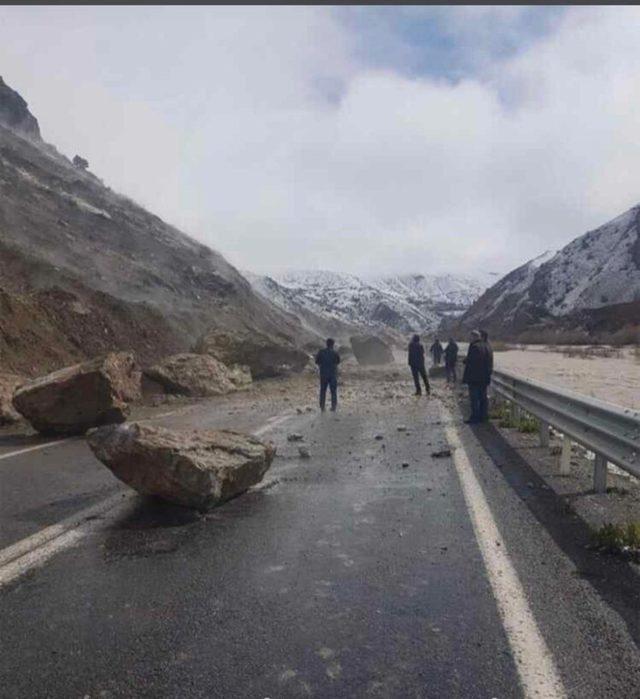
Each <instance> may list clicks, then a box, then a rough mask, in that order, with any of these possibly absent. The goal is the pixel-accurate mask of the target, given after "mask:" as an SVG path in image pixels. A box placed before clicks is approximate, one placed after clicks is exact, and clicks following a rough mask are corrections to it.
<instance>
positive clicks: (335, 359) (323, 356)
mask: <svg viewBox="0 0 640 699" xmlns="http://www.w3.org/2000/svg"><path fill="white" fill-rule="evenodd" d="M334 345H335V342H334V341H333V340H332V339H331V338H329V339H328V340H327V346H326V347H325V348H324V349H321V350H320V351H319V352H318V354H317V355H316V364H317V365H318V368H319V369H320V410H322V412H324V409H325V408H324V406H325V402H326V400H327V388H329V390H330V391H331V410H332V411H335V409H336V408H337V407H338V364H340V355H339V354H338V353H337V352H336V351H335V349H333V346H334Z"/></svg>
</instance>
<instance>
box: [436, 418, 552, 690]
mask: <svg viewBox="0 0 640 699" xmlns="http://www.w3.org/2000/svg"><path fill="white" fill-rule="evenodd" d="M442 410H443V412H444V414H445V417H446V421H443V422H444V431H445V435H446V437H447V441H448V442H449V445H450V447H451V448H452V452H453V463H454V465H455V468H456V471H457V473H458V478H459V479H460V484H461V486H462V492H463V494H464V499H465V502H466V504H467V509H468V510H469V514H470V517H471V522H472V524H473V530H474V532H475V535H476V540H477V542H478V546H479V547H480V551H481V553H482V558H483V560H484V565H485V568H486V570H487V573H488V575H489V582H490V583H491V588H492V590H493V595H494V597H495V600H496V603H497V606H498V610H499V612H500V617H501V618H502V625H503V626H504V629H505V631H506V633H507V638H508V640H509V645H510V646H511V650H512V651H513V654H514V656H515V659H516V668H517V670H518V675H519V677H520V682H521V684H522V689H523V692H524V695H525V697H526V699H530V698H532V697H536V698H538V699H539V698H540V697H544V698H545V699H562V698H564V697H566V693H565V691H564V687H563V685H562V681H561V680H560V676H559V675H558V671H557V669H556V666H555V663H554V661H553V656H552V655H551V653H550V651H549V648H548V647H547V644H546V643H545V640H544V638H543V637H542V634H541V633H540V630H539V629H538V626H537V624H536V621H535V618H534V616H533V613H532V612H531V608H530V607H529V603H528V602H527V596H526V594H525V591H524V589H523V587H522V584H521V582H520V580H519V579H518V574H517V573H516V570H515V568H514V567H513V564H512V563H511V559H510V558H509V552H508V551H507V547H506V546H505V543H504V540H503V538H502V535H501V534H500V531H499V529H498V526H497V525H496V522H495V520H494V518H493V514H492V513H491V508H490V507H489V503H488V502H487V499H486V498H485V495H484V492H483V490H482V486H481V485H480V483H479V482H478V479H477V477H476V474H475V472H474V470H473V467H472V466H471V463H470V461H469V457H468V456H467V453H466V451H465V449H464V446H463V445H462V442H461V441H460V437H459V435H458V432H457V430H456V428H455V427H454V426H453V424H452V415H451V413H450V412H449V411H448V410H447V409H446V408H445V407H444V406H443V408H442Z"/></svg>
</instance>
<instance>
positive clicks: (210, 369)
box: [144, 353, 251, 397]
mask: <svg viewBox="0 0 640 699" xmlns="http://www.w3.org/2000/svg"><path fill="white" fill-rule="evenodd" d="M144 373H145V375H146V376H147V377H148V378H150V379H152V380H153V381H156V382H157V383H159V384H160V385H161V386H162V387H163V388H164V390H165V391H166V392H167V393H177V394H179V395H183V396H194V397H203V396H221V395H224V394H226V393H231V392H232V391H239V390H242V389H245V388H248V387H249V386H250V385H251V372H250V371H249V368H248V367H246V366H241V365H235V366H233V367H228V366H226V365H225V364H223V363H222V362H220V361H219V360H217V359H216V358H215V357H212V356H211V355H209V354H189V353H183V354H174V355H171V356H170V357H166V358H165V359H163V360H162V361H160V362H158V363H157V364H156V365H154V366H152V367H151V368H150V369H147V370H146V371H145V372H144Z"/></svg>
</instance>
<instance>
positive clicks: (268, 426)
mask: <svg viewBox="0 0 640 699" xmlns="http://www.w3.org/2000/svg"><path fill="white" fill-rule="evenodd" d="M292 417H293V414H292V413H284V414H283V415H275V416H274V417H270V418H269V419H268V420H267V421H266V422H265V424H264V425H262V427H258V429H257V430H254V431H253V435H254V436H255V437H260V436H261V435H263V434H264V433H265V432H268V431H269V430H272V429H273V428H274V427H277V426H278V425H281V424H282V423H283V422H286V421H287V420H290V419H291V418H292Z"/></svg>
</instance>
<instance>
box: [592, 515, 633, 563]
mask: <svg viewBox="0 0 640 699" xmlns="http://www.w3.org/2000/svg"><path fill="white" fill-rule="evenodd" d="M593 546H594V548H595V549H597V550H598V551H601V552H603V553H612V554H616V555H621V556H624V557H625V558H629V559H631V560H633V561H635V562H640V522H629V523H628V524H611V523H607V524H605V525H603V526H602V527H600V529H598V530H596V531H595V532H594V533H593Z"/></svg>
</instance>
